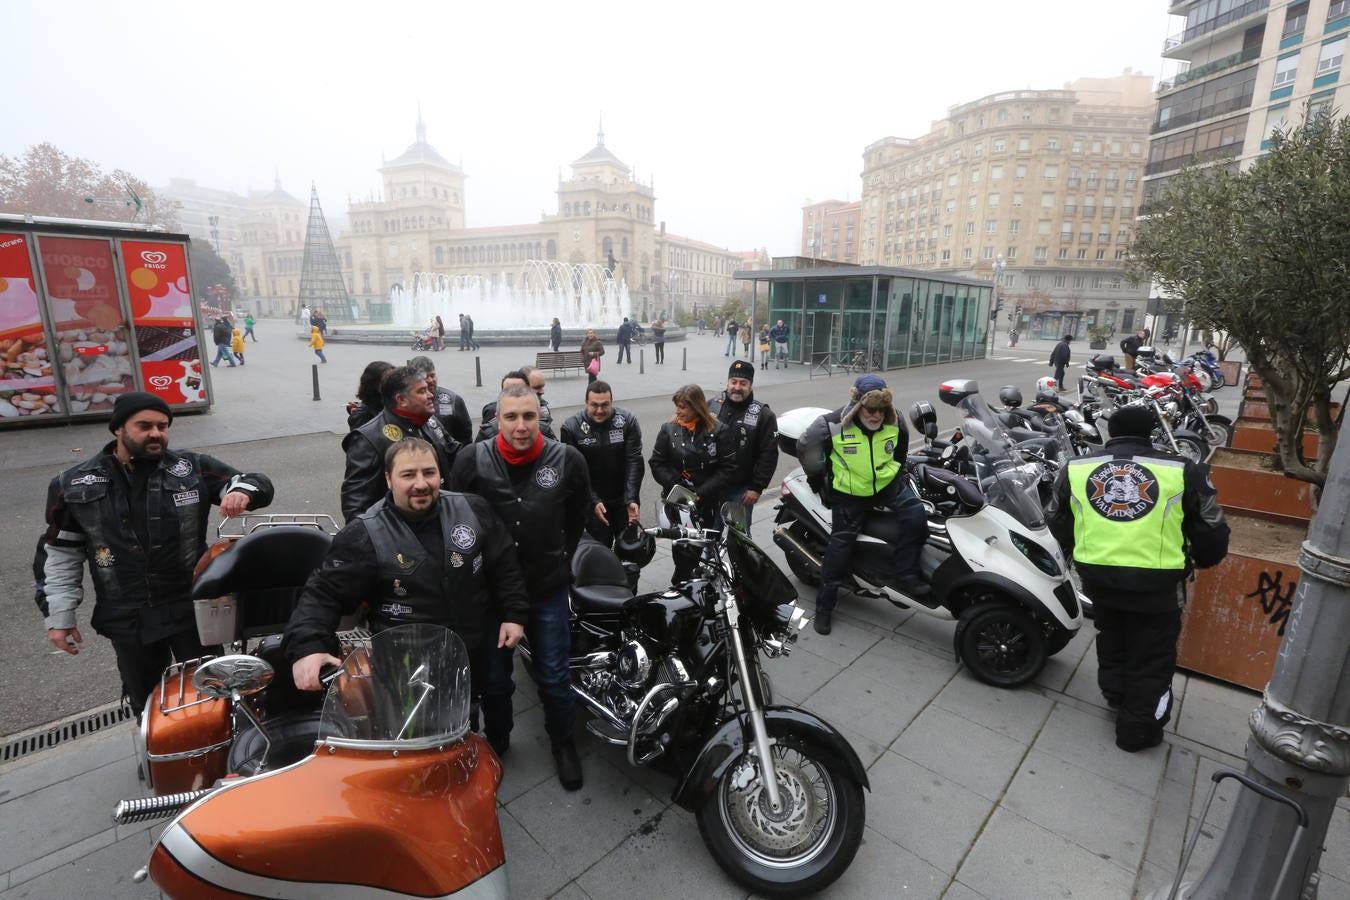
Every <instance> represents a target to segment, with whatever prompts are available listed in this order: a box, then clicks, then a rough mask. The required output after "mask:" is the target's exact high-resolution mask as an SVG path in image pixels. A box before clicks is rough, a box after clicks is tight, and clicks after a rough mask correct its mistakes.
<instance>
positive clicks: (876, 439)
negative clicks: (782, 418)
mask: <svg viewBox="0 0 1350 900" xmlns="http://www.w3.org/2000/svg"><path fill="white" fill-rule="evenodd" d="M797 447H798V458H799V459H800V460H801V463H802V469H803V471H805V472H806V476H807V481H808V483H809V484H810V485H811V488H812V490H814V491H816V492H817V493H819V494H820V498H821V500H822V502H824V504H825V505H826V506H828V507H829V508H830V514H831V522H830V539H829V541H828V542H827V543H826V544H825V558H824V559H823V560H822V561H821V567H820V590H819V591H818V592H817V594H816V617H815V619H814V623H813V624H814V627H815V629H816V631H817V632H819V633H820V634H829V633H830V628H831V625H830V619H831V616H832V615H833V613H834V602H835V598H836V597H837V596H838V593H839V583H840V582H841V581H842V580H843V578H844V575H845V574H846V573H847V572H848V563H849V559H850V557H851V556H852V555H853V544H854V543H855V542H856V541H857V540H858V534H859V533H860V532H861V531H862V527H863V523H864V521H865V520H866V518H867V516H868V514H870V513H871V512H872V511H873V510H875V509H877V508H878V507H885V508H886V509H887V510H889V511H890V513H891V514H894V515H895V516H896V517H897V521H898V522H899V523H900V537H899V538H897V539H896V541H895V542H894V544H892V548H893V550H894V553H895V568H896V578H897V580H896V586H897V587H898V588H899V589H900V590H901V591H903V592H904V593H905V594H907V595H908V596H910V597H913V598H915V599H916V600H917V599H921V598H923V597H926V596H928V595H929V594H931V593H932V588H931V587H929V585H928V583H927V582H926V581H924V580H923V573H922V572H921V571H920V569H919V554H920V553H921V552H922V551H923V545H924V543H925V542H926V541H927V540H928V517H927V514H926V513H925V512H924V509H923V504H922V503H921V502H920V500H919V498H918V497H917V496H915V494H914V489H913V488H912V487H910V485H909V478H908V477H907V476H906V475H905V459H906V457H907V456H908V454H909V431H908V429H906V428H905V420H904V419H903V418H901V417H900V416H899V414H897V413H896V411H895V404H894V402H893V398H892V396H891V390H890V388H888V387H887V386H886V382H885V380H884V379H882V378H881V377H880V376H877V375H861V376H859V377H858V379H857V381H855V382H854V383H853V388H852V390H851V392H850V397H849V403H848V404H847V405H846V406H844V407H843V408H842V409H839V410H836V411H835V412H832V413H827V414H826V415H823V416H821V417H820V418H819V419H816V421H815V422H813V423H811V426H810V427H809V428H807V429H806V431H805V432H803V433H802V436H801V437H800V438H799V439H798V441H797Z"/></svg>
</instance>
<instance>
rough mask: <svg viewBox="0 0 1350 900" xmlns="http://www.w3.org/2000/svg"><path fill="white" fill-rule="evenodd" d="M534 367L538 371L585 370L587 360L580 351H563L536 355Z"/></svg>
mask: <svg viewBox="0 0 1350 900" xmlns="http://www.w3.org/2000/svg"><path fill="white" fill-rule="evenodd" d="M534 367H535V368H536V369H544V370H549V369H552V370H553V371H560V370H562V369H584V368H586V360H585V358H584V357H583V356H582V355H581V351H580V350H563V351H560V352H558V353H551V352H545V353H536V354H535V355H534Z"/></svg>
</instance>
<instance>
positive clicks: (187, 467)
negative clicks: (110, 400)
mask: <svg viewBox="0 0 1350 900" xmlns="http://www.w3.org/2000/svg"><path fill="white" fill-rule="evenodd" d="M172 422H173V412H172V411H171V410H170V409H169V406H168V404H167V403H165V402H164V400H163V399H162V398H160V397H157V396H155V395H154V394H148V393H145V392H142V391H132V392H130V393H126V394H123V395H122V396H121V397H119V398H117V402H116V403H115V404H114V405H113V414H112V421H110V422H109V423H108V430H109V431H111V432H112V433H113V436H114V439H113V441H112V442H111V443H109V444H107V445H106V446H105V447H104V448H103V449H102V450H101V451H99V453H98V455H96V456H94V457H93V458H92V459H89V460H86V461H85V462H82V463H80V464H79V465H77V466H73V467H72V468H69V469H67V470H66V471H64V472H62V473H61V474H60V475H58V476H56V477H55V478H53V479H52V482H51V485H50V487H48V489H47V531H46V534H45V536H44V538H43V540H42V542H41V543H40V544H38V548H37V558H36V559H35V560H34V563H33V570H34V573H35V574H38V573H40V575H41V579H40V584H41V590H40V591H39V593H38V608H39V609H41V610H42V614H43V616H44V617H46V620H47V639H48V640H49V641H51V643H52V645H53V646H54V647H56V648H57V649H58V650H62V651H65V652H66V653H69V654H72V655H74V654H77V653H79V652H80V644H81V642H83V640H84V638H83V637H82V636H81V635H80V629H79V628H78V626H77V625H76V621H75V609H76V607H78V606H79V605H80V601H81V600H83V599H84V566H85V563H88V564H89V571H90V572H91V573H92V574H93V579H94V597H95V601H94V612H93V615H92V616H91V618H90V624H92V625H93V627H94V630H95V631H97V632H98V633H99V634H101V635H103V636H104V637H106V638H108V639H109V640H111V641H112V643H113V649H114V651H115V652H116V654H117V669H118V671H119V672H120V673H121V676H122V692H123V694H125V695H126V697H127V698H128V700H129V701H130V703H131V708H132V709H133V710H135V711H136V714H137V715H138V716H139V715H140V714H141V713H142V711H143V710H144V708H145V702H146V698H147V697H149V696H150V694H151V691H152V689H153V687H154V685H155V684H156V683H157V682H158V681H159V677H160V673H161V672H163V671H164V668H165V666H167V665H168V663H169V659H170V657H171V656H172V658H174V659H177V660H178V661H180V662H182V661H184V660H188V659H193V658H195V657H198V656H201V655H203V654H205V653H206V652H207V648H205V647H203V646H202V645H201V642H200V641H198V639H197V625H196V620H195V619H194V617H193V613H192V603H191V601H190V600H189V596H188V594H189V591H190V590H191V588H192V574H193V570H194V568H195V567H196V565H197V560H198V559H200V558H201V555H202V554H203V553H204V552H206V526H207V520H208V519H209V518H210V512H209V509H208V507H209V506H210V505H211V504H213V503H214V504H217V505H219V506H220V513H221V515H222V516H224V517H226V518H229V517H231V516H238V515H241V514H243V513H244V511H245V510H254V509H261V508H262V507H264V506H266V505H267V504H269V503H271V502H272V482H271V481H270V480H268V478H267V476H265V475H260V474H256V473H250V474H243V473H241V472H239V471H238V470H237V469H234V468H231V467H230V466H227V465H226V464H225V463H223V462H221V461H220V460H218V459H216V458H215V457H213V456H208V455H206V454H205V453H195V452H193V451H191V450H181V451H172V450H170V449H169V426H170V424H172Z"/></svg>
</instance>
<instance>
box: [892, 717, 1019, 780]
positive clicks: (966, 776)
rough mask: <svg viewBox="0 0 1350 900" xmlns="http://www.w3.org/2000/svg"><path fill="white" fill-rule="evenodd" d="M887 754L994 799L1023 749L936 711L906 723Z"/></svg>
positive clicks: (985, 729)
mask: <svg viewBox="0 0 1350 900" xmlns="http://www.w3.org/2000/svg"><path fill="white" fill-rule="evenodd" d="M891 750H892V751H894V752H895V753H899V754H900V755H901V756H903V757H905V758H907V759H910V760H913V761H914V762H916V763H918V764H919V765H921V766H923V767H924V768H926V769H931V770H932V771H934V772H937V773H938V774H939V775H944V776H946V777H947V778H950V779H951V780H952V781H955V782H956V783H957V784H959V785H961V786H962V787H965V788H968V789H970V790H972V791H974V792H975V793H977V794H979V795H980V796H981V797H985V798H987V799H989V800H995V801H996V800H998V799H999V798H1000V797H1001V796H1003V791H1004V789H1005V788H1007V786H1008V781H1009V779H1011V778H1012V776H1013V773H1014V772H1016V771H1017V767H1018V764H1019V763H1021V761H1022V757H1023V756H1025V755H1026V752H1027V746H1026V745H1025V744H1022V743H1019V742H1017V741H1015V740H1013V739H1012V738H1010V737H1006V736H1004V735H1002V734H999V733H998V732H995V731H990V730H989V729H988V728H985V727H983V726H981V725H977V724H975V723H974V722H972V721H970V720H969V719H963V718H961V717H960V716H958V715H956V714H955V713H951V712H948V711H947V710H945V709H942V708H941V707H938V706H929V707H928V708H927V709H925V710H924V711H923V712H922V713H920V714H919V717H918V718H917V719H915V720H914V721H913V722H911V723H910V724H909V727H907V728H906V729H905V730H904V732H902V733H901V735H900V737H899V738H898V739H897V740H896V742H895V743H894V744H892V745H891Z"/></svg>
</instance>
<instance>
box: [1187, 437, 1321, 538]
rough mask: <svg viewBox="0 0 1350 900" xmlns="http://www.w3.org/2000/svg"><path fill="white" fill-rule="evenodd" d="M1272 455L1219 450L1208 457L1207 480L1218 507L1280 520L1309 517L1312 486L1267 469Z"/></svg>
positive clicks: (1225, 449) (1310, 514) (1310, 513)
mask: <svg viewBox="0 0 1350 900" xmlns="http://www.w3.org/2000/svg"><path fill="white" fill-rule="evenodd" d="M1274 459H1275V456H1274V454H1272V453H1258V452H1255V451H1252V450H1235V449H1231V448H1223V447H1221V448H1219V449H1218V450H1215V451H1214V455H1213V456H1211V457H1210V459H1209V464H1210V480H1211V481H1213V483H1214V488H1215V490H1217V491H1218V492H1219V505H1220V506H1222V507H1223V508H1224V509H1226V510H1231V511H1233V512H1241V513H1248V514H1253V515H1258V516H1265V517H1267V518H1276V519H1281V520H1284V521H1289V522H1295V521H1298V520H1303V521H1305V522H1306V521H1308V520H1309V519H1311V518H1312V485H1310V484H1308V483H1307V482H1306V481H1295V480H1294V479H1292V478H1287V477H1285V475H1284V473H1283V472H1276V471H1273V470H1272V469H1271V465H1272V464H1273V462H1274Z"/></svg>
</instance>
